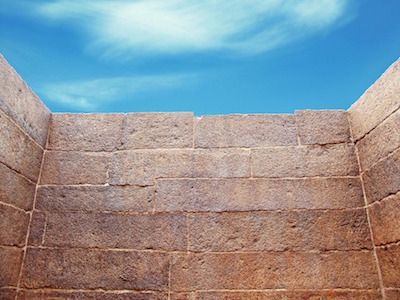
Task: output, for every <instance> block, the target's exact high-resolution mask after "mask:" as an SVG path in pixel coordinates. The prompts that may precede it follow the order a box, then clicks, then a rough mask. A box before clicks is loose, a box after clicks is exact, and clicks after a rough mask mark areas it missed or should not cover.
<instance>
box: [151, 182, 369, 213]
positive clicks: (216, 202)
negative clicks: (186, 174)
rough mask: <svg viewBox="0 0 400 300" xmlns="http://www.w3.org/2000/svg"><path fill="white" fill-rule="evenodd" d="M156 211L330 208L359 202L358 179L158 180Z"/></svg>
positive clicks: (349, 205) (361, 197) (361, 201)
mask: <svg viewBox="0 0 400 300" xmlns="http://www.w3.org/2000/svg"><path fill="white" fill-rule="evenodd" d="M155 203H156V204H155V208H156V211H192V212H202V211H248V210H278V209H281V210H287V209H297V208H305V209H334V208H346V207H347V208H350V207H359V206H363V203H364V200H363V194H362V189H361V184H360V180H359V179H357V178H327V179H298V180H297V179H287V180H273V179H251V180H248V179H185V180H158V181H157V185H156V200H155Z"/></svg>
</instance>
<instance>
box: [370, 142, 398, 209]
mask: <svg viewBox="0 0 400 300" xmlns="http://www.w3.org/2000/svg"><path fill="white" fill-rule="evenodd" d="M362 177H363V180H364V187H365V194H366V197H367V201H368V203H372V202H374V201H378V200H382V199H384V198H386V197H387V196H390V195H394V194H396V193H397V192H399V191H400V149H398V150H396V151H395V152H394V153H393V154H391V155H389V156H388V157H387V158H385V159H383V160H381V161H379V162H378V163H377V164H375V165H374V166H373V167H372V168H371V169H369V170H367V171H365V172H364V173H363V174H362Z"/></svg>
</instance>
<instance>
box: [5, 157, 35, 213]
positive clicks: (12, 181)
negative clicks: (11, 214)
mask: <svg viewBox="0 0 400 300" xmlns="http://www.w3.org/2000/svg"><path fill="white" fill-rule="evenodd" d="M0 182H1V184H0V202H4V203H8V204H12V205H14V206H16V207H19V208H21V209H24V210H31V209H32V205H33V198H34V197H35V185H34V184H33V183H32V182H30V181H29V180H27V179H26V178H24V177H23V176H21V175H19V174H18V173H17V172H15V171H14V170H11V169H9V168H8V167H6V166H4V165H3V164H1V163H0Z"/></svg>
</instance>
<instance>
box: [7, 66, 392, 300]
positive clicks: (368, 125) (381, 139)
mask: <svg viewBox="0 0 400 300" xmlns="http://www.w3.org/2000/svg"><path fill="white" fill-rule="evenodd" d="M398 66H399V62H398V63H397V64H395V65H393V66H392V67H391V68H390V69H389V70H388V71H387V72H386V73H385V74H384V75H383V76H382V77H381V78H380V79H379V80H378V81H377V83H376V84H375V85H374V86H373V87H371V88H370V89H369V90H368V91H367V92H366V93H365V95H363V97H361V99H360V100H359V101H358V102H357V103H355V104H354V105H353V106H352V108H351V109H350V110H349V113H348V112H346V111H296V112H295V114H294V115H228V116H205V117H194V116H193V114H192V113H132V114H52V116H51V121H50V126H49V130H47V122H48V118H49V112H48V111H47V110H46V109H45V108H44V106H43V105H42V104H41V103H40V102H39V101H38V100H37V98H35V97H34V96H33V94H32V92H30V91H29V90H27V88H26V86H25V85H23V82H22V81H21V79H20V78H19V77H18V76H17V75H16V74H15V72H14V71H13V70H12V69H11V68H10V67H9V66H8V65H7V64H6V62H5V61H4V60H2V65H1V69H0V72H1V73H0V74H1V86H0V88H1V91H0V93H1V94H0V95H1V97H2V98H1V101H2V102H1V104H0V108H1V109H2V112H1V113H2V115H1V124H2V125H1V126H3V127H5V126H8V127H5V128H6V129H4V130H1V132H0V134H1V135H7V136H5V137H4V138H3V137H2V140H3V139H4V140H6V143H4V144H1V145H0V150H1V153H0V156H1V165H0V167H1V169H0V171H1V172H2V173H0V174H3V173H4V174H5V175H1V176H2V180H1V182H2V184H1V186H0V196H1V198H0V205H1V206H0V207H1V208H2V211H1V214H2V219H0V226H1V228H0V229H1V231H0V242H1V245H3V246H1V247H0V249H1V251H3V252H4V254H2V255H1V256H0V260H1V264H0V286H2V287H3V288H1V289H0V294H1V296H0V299H14V297H15V293H16V292H17V293H18V295H17V299H144V300H146V299H171V300H178V299H181V300H184V299H205V300H213V299H226V300H227V299H250V300H256V299H276V300H277V299H282V300H283V299H329V300H333V299H335V300H338V299H368V300H372V299H382V298H383V296H384V295H385V297H386V299H398V298H399V293H400V271H399V270H400V255H399V253H400V251H399V240H400V239H399V235H400V234H399V232H400V223H399V221H398V220H400V218H399V217H400V205H399V203H400V201H399V193H398V192H399V190H400V163H399V162H400V152H399V151H400V150H398V149H399V146H400V134H399V133H400V132H399V131H400V126H399V123H400V121H399V120H400V113H399V107H400V99H399V95H400V89H399V86H400V78H399V76H400V71H399V69H398ZM3 82H5V83H4V84H3ZM18 84H19V85H18ZM21 87H25V90H24V89H23V88H21ZM19 90H21V91H22V93H25V94H26V95H29V96H25V98H22V96H21V95H20V94H19V93H21V92H19V93H18V92H17V91H19ZM28 91H29V93H28ZM3 98H4V99H5V100H3ZM11 101H14V102H16V103H15V104H14V105H9V104H8V103H12V102H11ZM31 102H33V103H34V105H35V106H33V104H30V103H31ZM38 103H39V104H40V106H39V105H38ZM19 106H21V108H20V107H19ZM37 107H38V108H40V109H37ZM23 108H25V110H23ZM27 108H28V109H29V111H26V110H27ZM372 108H373V110H374V111H375V112H373V111H372V112H371V110H372ZM35 111H36V112H35ZM3 112H4V113H3ZM3 115H4V116H3ZM349 120H350V122H349ZM3 124H4V125H3ZM17 124H18V125H17ZM27 124H29V126H28V125H27ZM350 124H351V126H350ZM11 125H12V126H11ZM24 126H25V127H24ZM14 127H15V128H14ZM23 128H26V129H23ZM47 131H48V138H47V143H46V136H47ZM25 132H26V133H25ZM20 136H22V137H23V138H21V137H20ZM353 141H355V143H354V142H353ZM31 144H32V145H34V146H35V147H33V146H31ZM26 145H29V147H31V148H34V149H36V148H38V151H37V157H36V155H35V153H36V152H35V151H33V150H32V149H31V148H27V147H28V146H26ZM21 149H22V150H21ZM27 149H28V150H27ZM43 149H45V150H44V158H43V161H42V160H41V155H42V153H43ZM396 149H397V151H396ZM39 150H40V151H39ZM24 151H25V152H24ZM39 154H40V155H39ZM3 177H4V178H5V179H3ZM9 178H10V179H9ZM38 178H39V182H38V184H36V183H37V181H38ZM12 180H14V181H12ZM3 182H5V183H8V182H10V183H12V182H15V183H12V184H3ZM32 208H33V213H31V212H32ZM28 228H29V229H28ZM27 232H28V235H27ZM26 243H28V246H27V247H26ZM21 266H23V267H22V271H21Z"/></svg>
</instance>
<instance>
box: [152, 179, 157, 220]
mask: <svg viewBox="0 0 400 300" xmlns="http://www.w3.org/2000/svg"><path fill="white" fill-rule="evenodd" d="M156 193H157V178H154V188H153V210H152V213H153V214H154V213H155V212H156Z"/></svg>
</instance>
